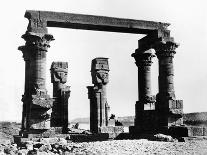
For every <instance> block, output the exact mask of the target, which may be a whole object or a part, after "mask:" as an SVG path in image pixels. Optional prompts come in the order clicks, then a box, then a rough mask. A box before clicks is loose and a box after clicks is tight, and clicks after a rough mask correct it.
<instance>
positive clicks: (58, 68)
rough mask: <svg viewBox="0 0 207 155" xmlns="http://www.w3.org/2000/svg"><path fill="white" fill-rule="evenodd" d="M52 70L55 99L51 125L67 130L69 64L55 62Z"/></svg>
mask: <svg viewBox="0 0 207 155" xmlns="http://www.w3.org/2000/svg"><path fill="white" fill-rule="evenodd" d="M50 70H51V82H52V83H53V98H54V104H53V109H52V120H51V123H52V126H55V127H64V128H67V127H68V98H69V96H70V87H69V86H66V85H65V83H66V82H67V75H68V63H67V62H53V63H52V65H51V69H50Z"/></svg>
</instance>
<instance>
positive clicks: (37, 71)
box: [19, 32, 54, 131]
mask: <svg viewBox="0 0 207 155" xmlns="http://www.w3.org/2000/svg"><path fill="white" fill-rule="evenodd" d="M22 38H23V39H24V40H25V41H26V43H25V46H21V47H19V50H21V51H22V52H23V57H24V59H25V92H24V95H23V98H22V101H23V117H22V130H27V131H29V130H35V129H38V130H40V129H49V128H50V113H51V110H50V109H51V107H52V101H53V100H52V99H51V98H50V97H49V95H48V94H47V90H46V88H45V81H46V52H47V49H48V48H49V47H50V46H49V43H50V41H52V40H54V39H53V36H52V35H50V34H47V33H33V32H26V34H24V35H23V36H22Z"/></svg>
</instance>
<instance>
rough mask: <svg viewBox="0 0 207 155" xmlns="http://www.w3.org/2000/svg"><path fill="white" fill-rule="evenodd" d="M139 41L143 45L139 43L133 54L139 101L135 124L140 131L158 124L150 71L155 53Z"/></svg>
mask: <svg viewBox="0 0 207 155" xmlns="http://www.w3.org/2000/svg"><path fill="white" fill-rule="evenodd" d="M139 43H141V45H140V44H139V48H138V49H137V50H136V51H135V53H133V54H132V57H134V59H135V61H136V65H137V67H138V90H139V95H138V96H139V101H138V102H136V105H135V126H139V129H138V131H137V132H140V131H139V130H143V131H146V130H153V129H154V127H155V125H154V124H156V115H155V114H156V113H155V105H154V104H155V96H153V95H152V94H151V71H150V70H151V64H152V58H153V57H154V54H153V53H152V51H151V50H147V51H145V50H144V49H146V45H144V44H143V41H142V40H141V41H139ZM143 46H144V47H143ZM148 46H149V45H148ZM134 129H136V128H134ZM132 130H133V129H132ZM133 132H134V131H133Z"/></svg>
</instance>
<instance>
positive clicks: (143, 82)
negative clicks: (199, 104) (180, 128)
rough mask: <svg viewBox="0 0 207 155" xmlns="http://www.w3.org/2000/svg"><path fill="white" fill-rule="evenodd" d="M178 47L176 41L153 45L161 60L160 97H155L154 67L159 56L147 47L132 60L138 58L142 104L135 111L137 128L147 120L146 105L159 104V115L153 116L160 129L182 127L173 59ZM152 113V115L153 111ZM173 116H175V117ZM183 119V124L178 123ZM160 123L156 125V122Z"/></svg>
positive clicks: (139, 49) (139, 88)
mask: <svg viewBox="0 0 207 155" xmlns="http://www.w3.org/2000/svg"><path fill="white" fill-rule="evenodd" d="M177 47H178V45H177V44H176V43H175V42H173V41H167V42H164V41H159V42H157V43H155V44H154V45H153V48H154V50H155V51H156V52H155V54H156V56H157V58H158V61H159V78H158V85H159V92H158V94H157V97H156V99H155V97H154V96H153V95H152V94H151V71H150V70H151V65H152V58H153V57H155V55H154V54H153V53H152V51H151V50H150V49H149V50H145V49H146V48H142V47H140V48H138V49H137V50H136V51H135V53H133V54H132V57H134V58H135V61H136V65H137V67H138V90H139V101H138V102H137V103H136V109H135V111H136V112H135V113H136V114H135V126H142V125H143V122H144V120H145V119H147V118H143V117H144V114H143V113H144V106H145V105H146V104H155V109H152V110H155V112H154V113H153V114H152V115H153V116H152V117H153V121H154V122H148V123H153V124H157V125H158V126H157V127H158V128H160V127H167V126H170V125H172V124H173V125H177V124H178V125H180V124H182V120H179V118H181V117H182V116H181V115H182V101H180V100H176V99H175V91H174V81H173V77H174V69H173V58H174V54H175V53H176V52H175V49H176V48H177ZM151 113H152V112H151ZM171 116H173V117H171ZM178 120H179V121H178ZM155 122H156V123H155Z"/></svg>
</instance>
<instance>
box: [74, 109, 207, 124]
mask: <svg viewBox="0 0 207 155" xmlns="http://www.w3.org/2000/svg"><path fill="white" fill-rule="evenodd" d="M116 119H117V120H118V121H120V122H122V124H123V125H124V126H131V125H134V116H123V117H117V118H116ZM183 121H184V124H186V125H199V126H200V125H203V126H207V112H194V113H185V114H183ZM77 122H78V123H85V124H88V123H90V118H89V117H87V118H75V119H73V120H72V121H71V122H70V123H77Z"/></svg>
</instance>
